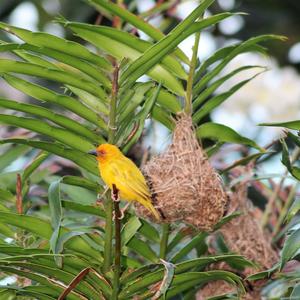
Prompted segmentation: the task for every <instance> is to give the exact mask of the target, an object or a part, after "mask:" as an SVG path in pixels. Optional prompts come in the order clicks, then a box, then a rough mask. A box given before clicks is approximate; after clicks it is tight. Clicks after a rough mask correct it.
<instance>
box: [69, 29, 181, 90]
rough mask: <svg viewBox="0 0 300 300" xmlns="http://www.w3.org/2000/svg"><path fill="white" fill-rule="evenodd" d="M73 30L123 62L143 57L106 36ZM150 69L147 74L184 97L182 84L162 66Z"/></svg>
mask: <svg viewBox="0 0 300 300" xmlns="http://www.w3.org/2000/svg"><path fill="white" fill-rule="evenodd" d="M72 29H73V31H74V32H75V33H76V34H77V35H78V36H80V37H81V38H83V39H84V40H86V41H88V42H89V43H91V44H93V45H95V46H96V47H98V48H100V49H101V50H104V51H105V52H107V53H109V54H110V55H113V56H114V57H116V58H117V59H119V60H122V59H123V58H129V59H130V60H132V61H135V60H136V59H138V58H139V57H141V55H142V53H141V52H139V51H138V50H136V49H134V48H131V47H129V46H127V45H126V44H124V43H121V42H119V41H118V40H115V39H112V38H110V37H107V36H105V35H100V34H97V35H96V34H95V33H94V32H92V31H89V30H86V29H82V28H72ZM150 69H151V68H149V69H148V70H147V71H146V72H145V73H147V74H148V75H149V76H150V77H152V78H154V79H155V80H157V81H158V82H162V83H163V84H164V85H165V86H166V87H167V88H168V89H170V90H171V91H173V92H175V93H177V94H179V95H181V96H183V95H184V90H183V87H182V85H181V83H180V82H179V81H178V80H177V79H176V78H175V77H174V76H173V75H172V74H171V73H170V72H169V71H168V70H167V69H165V68H164V67H163V66H162V65H157V66H155V67H154V68H153V69H151V70H150ZM148 71H149V72H148Z"/></svg>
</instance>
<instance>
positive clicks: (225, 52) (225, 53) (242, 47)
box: [193, 34, 285, 95]
mask: <svg viewBox="0 0 300 300" xmlns="http://www.w3.org/2000/svg"><path fill="white" fill-rule="evenodd" d="M270 39H273V40H274V39H277V40H285V37H282V36H278V35H271V34H269V35H260V36H257V37H254V38H250V39H248V40H247V41H244V42H241V43H239V44H237V45H233V46H229V47H226V48H222V49H220V50H218V51H217V52H215V53H214V54H213V55H212V56H211V57H209V58H208V59H207V60H206V61H204V62H203V64H202V65H201V67H200V69H199V73H202V72H203V71H204V70H205V69H206V68H207V67H208V66H209V65H211V64H212V63H214V62H216V61H218V60H221V62H220V63H219V64H218V65H217V66H216V67H215V68H213V69H212V70H209V72H208V73H207V74H206V75H204V76H203V77H202V78H201V80H200V81H199V82H198V83H197V84H196V85H195V87H194V89H193V92H194V94H195V95H198V93H199V92H200V91H201V89H202V88H204V87H205V86H206V85H207V84H208V83H209V82H210V81H211V80H212V79H214V78H216V76H217V75H218V74H219V73H220V72H221V71H222V70H223V69H224V68H225V66H226V65H227V64H228V63H229V62H230V61H231V60H232V59H233V58H234V57H236V56H237V55H239V54H241V53H244V52H248V51H252V50H253V47H255V48H254V50H257V49H261V48H257V44H258V43H260V42H264V41H267V40H270ZM197 76H198V75H196V77H197Z"/></svg>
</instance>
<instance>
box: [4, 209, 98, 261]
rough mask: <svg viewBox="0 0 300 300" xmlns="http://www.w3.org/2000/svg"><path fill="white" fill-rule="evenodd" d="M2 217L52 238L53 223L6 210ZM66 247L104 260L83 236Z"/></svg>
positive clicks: (62, 231)
mask: <svg viewBox="0 0 300 300" xmlns="http://www.w3.org/2000/svg"><path fill="white" fill-rule="evenodd" d="M0 219H1V221H2V222H5V223H6V224H10V225H12V226H16V227H19V228H22V229H24V230H28V231H29V232H31V233H33V234H36V235H38V236H41V237H43V238H45V239H47V240H50V238H51V235H52V228H51V225H50V224H49V223H48V222H47V221H45V220H42V219H39V218H36V217H32V216H25V215H19V214H13V213H6V212H0ZM67 232H69V230H68V229H66V228H64V227H62V228H61V233H62V234H64V233H67ZM66 247H67V248H68V249H70V250H73V251H74V252H77V253H82V254H84V255H86V256H88V257H91V258H93V259H97V260H99V263H101V262H102V260H103V258H102V255H101V254H100V253H99V252H98V251H96V250H94V249H93V248H91V247H90V246H89V245H88V244H87V243H86V242H85V241H84V240H83V239H82V238H81V237H78V236H76V237H74V238H72V239H71V240H69V241H68V242H67V244H66Z"/></svg>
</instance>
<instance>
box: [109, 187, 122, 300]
mask: <svg viewBox="0 0 300 300" xmlns="http://www.w3.org/2000/svg"><path fill="white" fill-rule="evenodd" d="M116 193H117V194H118V191H117V190H116ZM113 202H114V211H115V265H114V280H113V293H112V298H111V299H112V300H117V299H118V293H119V286H120V273H121V220H120V217H121V214H120V207H119V201H113Z"/></svg>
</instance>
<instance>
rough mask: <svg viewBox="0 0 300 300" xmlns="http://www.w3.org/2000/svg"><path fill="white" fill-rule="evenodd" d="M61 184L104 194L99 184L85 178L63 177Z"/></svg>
mask: <svg viewBox="0 0 300 300" xmlns="http://www.w3.org/2000/svg"><path fill="white" fill-rule="evenodd" d="M61 182H62V183H65V184H69V185H74V186H80V187H83V188H85V189H88V190H90V191H93V192H97V193H100V192H103V188H102V187H101V186H100V185H99V184H98V183H97V182H94V181H92V180H89V179H87V178H83V177H77V176H71V175H67V176H64V177H62V181H61Z"/></svg>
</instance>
